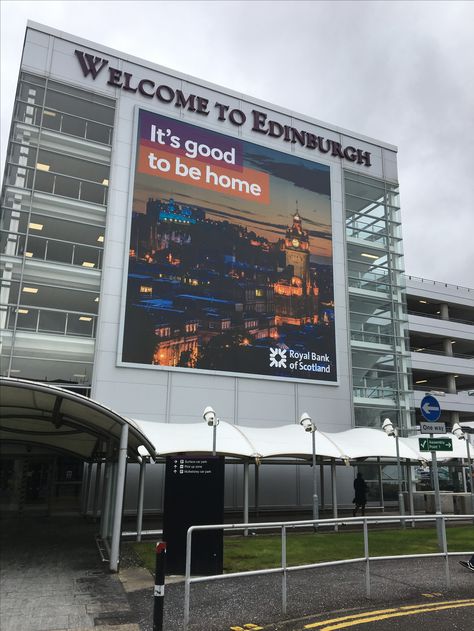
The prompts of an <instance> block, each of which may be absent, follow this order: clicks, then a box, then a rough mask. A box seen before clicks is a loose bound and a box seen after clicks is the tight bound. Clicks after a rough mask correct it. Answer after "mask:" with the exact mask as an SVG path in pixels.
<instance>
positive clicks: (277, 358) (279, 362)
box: [270, 348, 286, 368]
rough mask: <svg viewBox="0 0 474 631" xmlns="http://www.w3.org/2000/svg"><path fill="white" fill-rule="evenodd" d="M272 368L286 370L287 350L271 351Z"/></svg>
mask: <svg viewBox="0 0 474 631" xmlns="http://www.w3.org/2000/svg"><path fill="white" fill-rule="evenodd" d="M270 368H286V350H283V349H281V348H271V349H270Z"/></svg>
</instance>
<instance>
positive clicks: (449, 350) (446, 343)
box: [443, 337, 453, 357]
mask: <svg viewBox="0 0 474 631" xmlns="http://www.w3.org/2000/svg"><path fill="white" fill-rule="evenodd" d="M443 350H444V353H445V355H447V356H448V357H452V356H453V343H452V342H451V340H450V339H448V338H446V337H445V338H444V340H443Z"/></svg>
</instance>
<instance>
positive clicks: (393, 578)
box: [128, 559, 474, 631]
mask: <svg viewBox="0 0 474 631" xmlns="http://www.w3.org/2000/svg"><path fill="white" fill-rule="evenodd" d="M372 565H373V568H372V581H371V589H372V593H371V598H370V600H367V599H366V597H365V571H364V569H363V568H362V567H361V566H360V565H359V566H356V565H347V566H339V567H326V568H321V569H318V570H305V571H299V572H292V573H291V574H290V575H289V577H288V599H287V614H286V616H284V615H283V614H282V613H281V577H279V576H275V575H266V576H260V577H252V578H244V579H226V580H224V581H219V582H209V583H202V584H200V583H198V584H195V585H193V586H192V587H191V612H190V613H191V615H190V631H229V630H230V629H232V628H234V631H240V630H239V627H240V629H242V630H243V631H251V629H252V627H251V625H256V626H260V627H263V628H265V629H268V630H277V629H278V630H280V629H281V630H284V631H300V630H301V631H302V630H303V629H304V627H305V625H306V624H309V623H310V622H312V621H313V622H314V621H316V622H318V621H322V620H324V619H327V618H333V617H341V616H346V615H349V614H353V613H359V612H362V611H365V610H367V609H376V610H385V609H388V608H393V607H400V606H403V605H405V606H416V607H415V609H424V607H426V605H432V603H438V602H444V601H452V600H469V599H470V600H471V601H472V602H473V603H474V574H472V573H469V572H468V571H467V570H465V569H463V568H462V567H461V566H460V565H459V564H458V563H457V560H456V559H452V560H451V561H450V567H451V587H450V588H449V589H448V588H446V584H445V574H444V565H443V561H441V560H439V559H421V560H420V559H412V560H408V561H388V562H387V561H380V562H377V563H375V562H374V563H373V564H372ZM142 587H143V586H142ZM150 593H151V591H150V588H146V589H143V588H140V586H139V585H138V586H137V589H136V591H130V592H129V593H128V598H129V602H130V607H131V609H132V610H133V611H135V612H137V613H139V617H138V619H137V621H138V622H139V623H140V628H141V630H142V631H152V624H151V617H150ZM420 605H422V606H420ZM462 609H463V611H462V612H461V611H460V610H461V607H459V608H457V609H456V610H454V609H452V610H451V613H448V612H447V610H440V611H438V612H427V611H426V612H423V620H427V619H429V618H430V615H431V617H432V618H433V619H434V620H442V616H446V617H447V619H449V620H453V621H455V620H457V619H458V618H459V619H460V621H461V622H460V623H459V626H457V627H456V626H451V627H449V626H447V627H443V626H442V625H441V626H438V628H439V629H440V631H445V629H446V630H447V629H451V628H452V629H462V630H463V631H468V630H472V631H474V623H472V620H473V619H474V607H471V606H467V605H466V606H465V607H463V608H462ZM454 612H456V613H454ZM421 615H422V614H421V612H420V614H417V616H415V614H412V615H411V616H410V617H408V616H403V617H402V616H398V617H396V618H395V617H393V618H391V619H385V620H384V621H382V620H380V621H379V622H378V623H377V624H379V625H380V624H382V622H383V623H384V624H386V625H387V626H385V627H384V626H375V625H373V626H371V627H369V626H367V624H366V625H364V626H363V627H362V626H361V625H360V624H359V625H358V627H354V626H353V627H352V628H354V629H355V628H357V629H360V628H366V629H367V631H369V629H370V630H372V631H382V629H383V630H384V631H385V629H390V630H392V629H407V628H412V626H413V627H414V626H415V624H418V620H421ZM415 617H416V622H415ZM285 619H286V620H290V621H291V622H289V623H288V622H284V620H285ZM403 620H404V621H405V622H403ZM407 620H409V621H410V623H409V624H407ZM466 620H467V621H468V622H469V623H470V625H471V626H466V625H465V622H466ZM341 622H342V621H341ZM346 622H348V621H346ZM397 624H398V626H397ZM453 624H454V623H453ZM246 625H247V626H246ZM388 625H391V626H388ZM404 625H405V626H404ZM325 626H326V627H328V625H323V626H322V627H314V628H315V629H323V628H325ZM164 628H165V629H166V631H182V629H183V585H182V584H171V585H167V586H166V588H165V615H164ZM329 628H332V627H330V626H329V627H328V629H329ZM337 628H346V627H337ZM347 628H350V627H347ZM433 629H436V626H433Z"/></svg>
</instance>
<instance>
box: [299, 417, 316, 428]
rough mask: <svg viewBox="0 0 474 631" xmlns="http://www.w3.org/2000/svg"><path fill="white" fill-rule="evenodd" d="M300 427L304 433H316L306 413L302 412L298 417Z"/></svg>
mask: <svg viewBox="0 0 474 631" xmlns="http://www.w3.org/2000/svg"><path fill="white" fill-rule="evenodd" d="M300 425H301V426H302V427H304V431H305V432H315V431H316V426H315V425H314V423H313V421H312V420H311V417H310V415H309V414H308V412H303V414H302V415H301V417H300Z"/></svg>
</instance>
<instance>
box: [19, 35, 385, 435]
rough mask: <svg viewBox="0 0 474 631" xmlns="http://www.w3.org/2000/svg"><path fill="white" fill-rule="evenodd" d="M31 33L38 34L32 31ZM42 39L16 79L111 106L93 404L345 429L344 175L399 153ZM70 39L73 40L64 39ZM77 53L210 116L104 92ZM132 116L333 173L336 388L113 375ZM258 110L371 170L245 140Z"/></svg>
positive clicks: (29, 48)
mask: <svg viewBox="0 0 474 631" xmlns="http://www.w3.org/2000/svg"><path fill="white" fill-rule="evenodd" d="M38 28H40V27H39V26H38ZM41 30H46V31H48V32H49V33H50V35H47V34H45V33H41V32H39V31H38V30H35V29H34V28H33V27H32V26H31V25H30V28H28V30H27V36H26V42H25V50H24V56H23V65H22V69H23V71H26V72H28V71H31V72H37V73H41V74H44V75H47V76H49V77H51V78H52V79H55V80H57V81H63V82H67V83H70V84H74V85H77V86H78V87H81V88H84V89H87V90H89V91H91V92H97V93H99V94H103V95H106V96H109V97H114V98H116V99H117V111H116V122H115V129H114V141H113V151H112V164H111V173H110V186H109V203H108V214H107V228H106V235H105V244H104V246H105V247H104V263H103V272H102V286H101V300H100V313H99V322H98V329H97V341H96V357H95V363H94V374H93V389H92V396H93V397H94V398H96V399H98V400H99V401H101V402H102V403H104V404H105V405H110V406H111V407H112V408H114V409H115V410H117V412H119V413H122V414H124V415H125V416H128V417H131V418H141V419H143V420H156V421H160V422H163V421H164V422H188V421H189V422H194V421H196V422H202V421H201V414H202V411H203V409H204V407H205V406H207V405H212V406H213V407H214V408H215V409H216V411H217V413H218V415H219V416H220V417H221V418H222V419H225V420H226V421H229V422H234V423H236V424H239V423H240V424H245V425H252V424H254V425H255V426H268V427H270V426H272V425H279V424H287V423H289V422H293V421H295V422H297V418H298V416H299V414H301V413H302V412H303V411H307V412H309V414H310V415H311V416H312V417H313V419H314V420H315V422H316V423H317V425H318V427H319V428H320V429H322V430H329V431H334V430H344V429H348V428H349V427H351V426H352V415H353V411H352V399H351V377H350V353H349V345H348V344H349V343H348V325H347V321H348V314H347V289H346V286H347V279H346V263H345V235H344V217H343V205H342V203H343V188H342V168H343V167H344V168H347V169H350V170H352V171H355V172H358V173H361V174H364V175H367V176H372V177H378V178H383V177H384V175H385V177H387V178H390V179H396V150H395V148H393V147H391V146H389V145H381V144H380V143H377V142H375V141H372V142H371V141H370V139H367V138H365V137H359V136H356V135H352V134H350V133H349V132H347V131H345V130H340V129H338V128H334V127H328V126H326V125H325V124H322V123H320V122H318V121H312V120H311V119H309V118H305V117H298V116H297V115H296V114H294V113H292V112H288V111H283V110H279V109H276V108H275V107H274V106H272V105H269V104H265V103H262V102H257V101H255V102H253V101H251V100H250V99H249V98H248V97H243V96H241V95H238V94H235V93H232V92H231V91H229V92H227V91H223V90H222V89H220V88H217V87H216V86H211V85H209V84H206V83H204V82H201V81H199V83H198V82H197V81H193V80H192V79H191V78H189V77H185V76H181V75H179V76H178V75H177V73H172V71H167V70H166V69H163V68H160V67H158V66H153V65H147V64H146V62H141V61H140V60H136V59H133V58H130V57H128V56H125V57H124V58H123V59H121V58H120V57H119V56H118V55H119V54H118V53H117V52H115V51H110V50H108V49H106V48H96V47H95V46H96V45H95V44H91V43H89V42H85V41H84V40H81V39H79V38H74V41H70V39H69V36H67V37H66V36H63V37H64V38H63V37H62V36H61V34H60V33H59V32H57V31H54V30H52V29H48V28H46V27H41ZM71 39H73V38H71ZM76 49H78V50H82V51H84V52H89V53H90V54H92V55H95V56H98V57H103V58H106V59H108V60H109V66H112V67H114V68H117V69H119V70H122V71H124V72H128V73H131V74H132V75H133V76H134V77H136V78H140V79H141V78H143V79H149V80H151V81H153V82H155V84H156V85H160V84H166V85H168V86H170V87H172V88H173V89H176V88H179V89H181V90H183V92H184V93H185V94H188V93H193V94H196V95H199V96H203V97H205V98H207V99H209V103H210V107H209V109H210V110H211V111H210V114H209V115H208V116H202V115H199V114H197V113H194V112H189V111H183V109H182V108H177V107H174V105H173V104H163V103H160V101H158V100H157V99H156V98H145V97H143V96H141V95H139V94H138V93H132V92H126V91H124V90H121V89H118V88H116V87H112V86H109V85H107V79H108V72H107V69H104V70H103V71H101V72H100V73H99V74H98V76H97V78H96V79H95V80H93V79H92V77H91V76H88V77H84V76H83V73H82V70H81V68H80V65H79V62H78V59H77V58H76V56H75V54H74V51H75V50H76ZM217 101H218V102H221V103H225V104H226V105H229V106H230V108H238V109H240V110H242V111H243V112H245V113H246V114H247V117H248V122H247V124H246V125H244V126H242V127H236V126H234V125H232V124H230V123H229V122H227V121H225V122H221V121H218V120H217V112H216V111H215V109H213V107H212V105H213V104H214V102H217ZM137 106H141V107H143V108H144V109H148V110H150V111H153V112H157V113H161V114H163V115H165V116H168V117H175V118H176V117H179V118H180V119H182V120H183V121H186V122H189V123H194V124H197V125H200V126H202V127H204V128H208V129H213V130H215V131H218V132H220V133H225V134H228V135H230V136H234V137H239V138H241V139H245V140H248V141H251V142H254V143H257V144H261V145H264V146H267V147H271V148H273V149H276V150H278V151H281V152H285V151H286V152H288V151H290V152H291V153H293V154H295V155H298V156H300V157H303V158H305V159H308V160H314V161H316V162H319V163H321V164H325V165H329V166H330V168H331V205H332V238H333V265H334V291H335V305H336V308H335V318H336V344H337V360H338V383H337V385H324V384H322V385H320V384H313V383H295V382H290V381H285V380H275V379H272V378H263V379H262V378H253V377H240V376H228V375H225V374H219V373H217V374H205V373H196V372H193V371H189V372H184V371H180V370H166V369H156V368H152V367H137V368H129V367H123V366H118V365H117V348H118V343H119V338H120V317H121V311H120V305H121V302H122V300H123V295H122V292H123V285H124V282H123V281H124V277H125V275H126V273H127V266H128V257H127V254H128V247H129V245H128V240H129V237H128V225H129V218H130V215H131V200H130V198H131V190H130V189H131V186H132V179H133V178H131V173H132V169H133V159H134V151H135V146H136V138H135V132H134V119H135V111H136V108H137ZM255 108H256V109H258V110H259V111H261V112H264V113H266V114H267V115H268V118H269V119H272V120H275V121H278V122H279V123H281V124H282V125H285V124H287V125H291V126H293V127H296V128H297V129H304V130H306V131H308V132H311V133H314V134H315V135H321V136H323V137H324V138H328V139H333V140H335V141H337V142H340V143H341V144H342V145H343V146H347V145H353V146H354V147H357V148H360V149H362V150H364V151H370V153H371V160H372V165H371V166H370V167H367V166H364V165H357V164H356V163H355V162H349V161H347V160H341V158H339V157H337V156H336V157H331V155H330V153H327V154H322V153H320V152H318V151H316V150H314V151H311V150H308V149H305V148H304V147H300V146H296V145H289V143H285V142H283V141H282V139H279V138H269V137H268V136H266V135H263V134H259V133H255V132H252V131H251V123H249V121H250V119H251V117H252V114H251V111H252V109H255Z"/></svg>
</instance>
